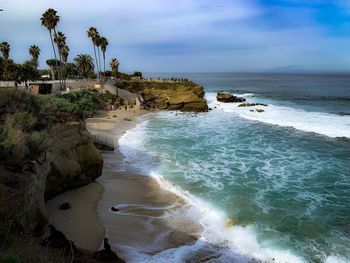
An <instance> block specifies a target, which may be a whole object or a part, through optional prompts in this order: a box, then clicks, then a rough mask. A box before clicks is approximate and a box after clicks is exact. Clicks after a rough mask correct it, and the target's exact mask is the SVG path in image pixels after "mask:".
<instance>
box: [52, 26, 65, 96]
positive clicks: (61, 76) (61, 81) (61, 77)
mask: <svg viewBox="0 0 350 263" xmlns="http://www.w3.org/2000/svg"><path fill="white" fill-rule="evenodd" d="M53 31H54V33H55V35H56V34H57V33H56V28H54V29H53ZM57 50H58V55H59V57H60V67H59V71H58V72H59V79H60V90H62V86H63V69H62V64H63V61H62V55H61V52H60V49H59V47H58V45H57Z"/></svg>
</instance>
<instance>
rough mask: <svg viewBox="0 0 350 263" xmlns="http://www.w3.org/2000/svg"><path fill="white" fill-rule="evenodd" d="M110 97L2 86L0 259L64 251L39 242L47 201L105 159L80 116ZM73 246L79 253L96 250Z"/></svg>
mask: <svg viewBox="0 0 350 263" xmlns="http://www.w3.org/2000/svg"><path fill="white" fill-rule="evenodd" d="M114 99H115V98H114V97H111V96H110V95H109V94H98V93H97V92H96V91H87V90H84V91H82V92H79V93H71V94H69V95H66V96H60V97H53V96H44V95H35V96H34V95H30V94H27V93H25V92H21V91H19V90H17V89H14V88H13V89H12V88H11V89H0V261H1V262H2V260H4V258H3V256H5V255H10V256H11V255H16V254H17V255H16V258H17V259H18V260H21V262H38V261H41V260H38V259H39V258H40V259H41V256H42V255H49V254H52V258H53V260H48V259H46V260H44V261H43V262H58V261H59V260H57V261H56V260H55V258H57V257H58V258H59V259H60V258H61V257H62V252H63V249H64V248H63V247H52V246H51V245H50V246H49V245H45V246H41V245H40V244H39V243H40V239H41V236H42V234H44V233H46V234H47V231H46V230H47V228H46V226H47V224H48V219H47V213H46V207H45V201H46V200H47V199H50V198H52V197H54V196H55V195H57V194H59V193H61V192H64V191H67V190H69V189H72V188H74V187H78V186H82V185H85V184H88V183H90V182H92V181H94V180H95V179H96V178H97V177H99V176H100V175H101V173H102V167H103V159H102V157H101V155H100V152H99V151H98V150H97V149H96V148H95V146H94V144H93V142H92V139H91V136H90V134H89V132H88V131H87V130H86V127H85V122H84V121H83V117H84V116H87V115H90V114H91V112H93V111H94V110H95V109H104V107H106V105H108V104H109V103H110V101H111V100H114ZM96 107H97V108H96ZM98 107H101V108H98ZM33 234H34V235H33ZM69 244H71V243H69ZM74 250H75V254H76V253H79V254H76V256H77V257H85V256H86V257H89V258H90V259H92V258H93V257H94V256H95V254H94V252H92V251H85V252H84V251H81V250H80V249H79V248H74ZM34 251H35V252H34ZM14 253H15V254H14ZM102 253H103V252H102ZM80 254H82V255H81V256H80ZM84 255H85V256H84ZM16 262H17V261H16ZM59 262H65V261H64V260H62V261H59ZM82 262H95V261H91V260H90V261H88V260H83V261H82ZM120 262H122V261H120Z"/></svg>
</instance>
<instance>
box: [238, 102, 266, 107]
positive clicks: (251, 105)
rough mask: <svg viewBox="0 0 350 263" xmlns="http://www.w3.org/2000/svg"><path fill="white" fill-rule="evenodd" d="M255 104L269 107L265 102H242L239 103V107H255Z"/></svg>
mask: <svg viewBox="0 0 350 263" xmlns="http://www.w3.org/2000/svg"><path fill="white" fill-rule="evenodd" d="M254 106H264V107H267V106H268V105H267V104H264V103H242V104H239V105H238V107H254Z"/></svg>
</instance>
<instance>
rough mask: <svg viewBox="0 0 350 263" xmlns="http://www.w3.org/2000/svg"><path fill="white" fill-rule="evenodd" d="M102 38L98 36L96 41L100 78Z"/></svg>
mask: <svg viewBox="0 0 350 263" xmlns="http://www.w3.org/2000/svg"><path fill="white" fill-rule="evenodd" d="M101 39H102V38H101V36H100V35H97V37H96V40H95V45H96V47H97V58H98V65H99V71H98V75H99V77H100V74H101V71H102V69H101V53H100V47H101Z"/></svg>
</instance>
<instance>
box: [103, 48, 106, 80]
mask: <svg viewBox="0 0 350 263" xmlns="http://www.w3.org/2000/svg"><path fill="white" fill-rule="evenodd" d="M103 78H106V54H105V52H103Z"/></svg>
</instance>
